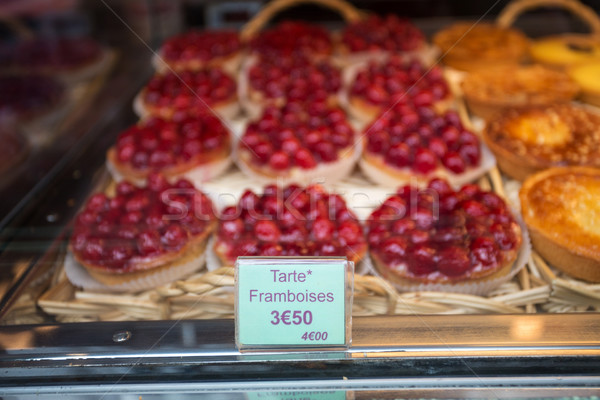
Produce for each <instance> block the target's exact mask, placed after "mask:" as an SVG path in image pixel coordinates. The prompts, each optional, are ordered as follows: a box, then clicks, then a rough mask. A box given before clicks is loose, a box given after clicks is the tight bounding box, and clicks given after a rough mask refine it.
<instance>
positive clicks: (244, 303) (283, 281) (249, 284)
mask: <svg viewBox="0 0 600 400" xmlns="http://www.w3.org/2000/svg"><path fill="white" fill-rule="evenodd" d="M235 273H236V276H235V281H236V310H235V337H236V344H237V346H238V348H239V349H240V350H247V349H252V348H255V349H266V348H269V349H288V348H293V347H301V348H303V347H331V348H336V347H337V348H339V347H348V346H349V345H350V341H351V339H350V338H351V322H352V309H351V308H352V293H353V283H354V281H353V277H354V263H352V262H349V261H347V260H346V258H345V257H239V258H238V260H237V263H236V268H235Z"/></svg>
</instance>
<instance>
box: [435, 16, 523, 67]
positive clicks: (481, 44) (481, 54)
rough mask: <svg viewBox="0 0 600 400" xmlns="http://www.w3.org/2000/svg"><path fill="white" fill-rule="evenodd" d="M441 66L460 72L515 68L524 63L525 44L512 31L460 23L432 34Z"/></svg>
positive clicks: (480, 23)
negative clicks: (506, 66) (441, 61)
mask: <svg viewBox="0 0 600 400" xmlns="http://www.w3.org/2000/svg"><path fill="white" fill-rule="evenodd" d="M433 43H434V44H435V45H436V46H437V47H439V48H440V50H441V52H442V57H443V61H444V64H446V65H448V66H450V67H452V68H456V69H459V70H461V71H474V70H477V69H480V68H488V67H493V66H500V65H514V64H519V63H520V62H521V61H523V60H524V59H525V57H526V56H527V51H528V46H529V44H528V41H527V38H526V37H525V35H523V34H522V33H521V32H519V31H517V30H515V29H512V28H501V27H499V26H496V25H494V24H491V23H485V22H478V23H475V22H460V23H456V24H454V25H452V26H450V27H448V28H445V29H443V30H441V31H440V32H438V33H437V34H435V36H434V37H433Z"/></svg>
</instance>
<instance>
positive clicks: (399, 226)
mask: <svg viewBox="0 0 600 400" xmlns="http://www.w3.org/2000/svg"><path fill="white" fill-rule="evenodd" d="M367 238H368V241H369V254H370V256H371V260H372V262H373V266H374V267H375V269H376V271H377V272H378V273H379V274H381V275H382V276H383V277H384V278H386V279H388V280H389V281H390V282H392V283H394V284H395V285H396V286H397V287H398V288H399V289H400V290H403V291H412V290H444V291H458V292H465V293H472V294H483V293H484V292H485V291H486V290H489V289H490V285H493V284H499V283H501V282H502V281H503V279H502V278H503V277H506V276H510V273H511V272H513V273H515V272H516V271H514V270H513V271H511V269H512V266H513V263H514V262H515V260H516V259H517V256H518V253H519V250H520V248H521V245H522V243H523V239H522V230H521V227H520V225H519V224H518V223H517V222H516V220H515V218H514V217H513V215H512V214H511V212H510V211H509V209H508V207H507V205H506V203H505V202H504V201H503V200H502V199H501V198H500V197H499V196H498V195H496V194H495V193H492V192H486V191H482V190H481V189H479V187H477V186H476V185H465V186H463V187H462V188H461V189H460V190H458V191H455V190H453V189H452V188H451V187H450V185H449V184H448V182H446V181H444V180H441V179H434V180H432V181H431V182H429V185H428V187H427V189H425V190H419V189H417V188H416V187H412V186H404V187H401V188H400V189H399V190H398V192H397V194H396V195H394V196H391V197H390V198H388V199H387V200H386V201H385V202H384V203H383V205H382V206H381V207H379V208H378V209H377V210H375V211H374V212H373V213H372V214H371V216H370V217H369V220H368V232H367Z"/></svg>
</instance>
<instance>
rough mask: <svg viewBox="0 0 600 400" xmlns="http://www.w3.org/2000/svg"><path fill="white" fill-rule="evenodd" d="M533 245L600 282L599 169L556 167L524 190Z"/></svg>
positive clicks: (571, 270)
mask: <svg viewBox="0 0 600 400" xmlns="http://www.w3.org/2000/svg"><path fill="white" fill-rule="evenodd" d="M519 197H520V200H521V212H522V214H523V219H524V221H525V223H526V224H527V227H528V228H529V232H530V234H531V241H532V244H533V247H534V248H535V249H536V250H537V251H538V252H539V253H540V255H541V256H543V257H544V258H545V259H546V260H548V261H549V262H550V263H551V264H552V265H554V266H555V267H556V268H558V269H560V270H561V271H563V272H566V273H567V274H569V275H571V276H573V277H575V278H579V279H584V280H586V281H591V282H600V219H599V218H600V203H599V202H598V199H599V198H600V169H597V168H590V167H565V168H551V169H548V170H545V171H542V172H540V173H537V174H535V175H533V176H531V177H529V178H528V179H527V180H526V181H525V182H524V183H523V186H522V187H521V191H520V193H519Z"/></svg>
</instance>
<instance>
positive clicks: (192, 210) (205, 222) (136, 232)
mask: <svg viewBox="0 0 600 400" xmlns="http://www.w3.org/2000/svg"><path fill="white" fill-rule="evenodd" d="M149 182H150V183H149V185H148V186H146V187H144V188H137V187H135V186H133V185H132V184H131V183H129V182H127V181H122V182H120V183H119V184H118V185H117V189H116V192H117V194H116V196H115V197H113V198H108V197H107V196H106V195H104V194H103V193H98V194H95V195H93V196H92V197H90V199H89V200H88V202H87V204H86V206H85V207H84V209H83V210H82V211H81V212H80V213H79V214H78V216H77V217H76V218H75V225H74V227H73V235H72V236H71V241H70V243H71V249H72V251H73V252H74V253H75V254H76V255H77V257H79V258H80V259H81V260H82V261H83V262H86V263H89V264H92V265H95V266H102V267H105V268H110V269H124V270H128V269H131V268H134V264H135V263H136V262H140V261H143V260H145V259H148V258H150V257H153V256H160V255H163V254H166V253H168V252H171V251H178V250H180V249H182V248H183V247H185V245H186V244H187V243H188V242H189V241H190V240H191V239H192V238H193V237H194V236H196V235H200V234H205V233H206V232H205V231H206V229H207V228H208V227H209V224H210V223H211V221H212V220H214V218H215V216H214V214H213V210H212V207H213V206H212V202H211V200H210V199H209V198H208V197H207V196H206V195H205V194H203V193H202V192H200V191H197V190H195V189H193V186H192V185H191V184H189V182H187V181H182V180H181V181H178V182H177V183H175V184H173V185H171V184H169V183H168V182H167V181H166V180H165V179H164V177H162V176H160V175H158V174H153V175H151V176H150V177H149ZM182 182H186V183H182ZM187 184H189V187H186V188H182V186H187Z"/></svg>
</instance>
